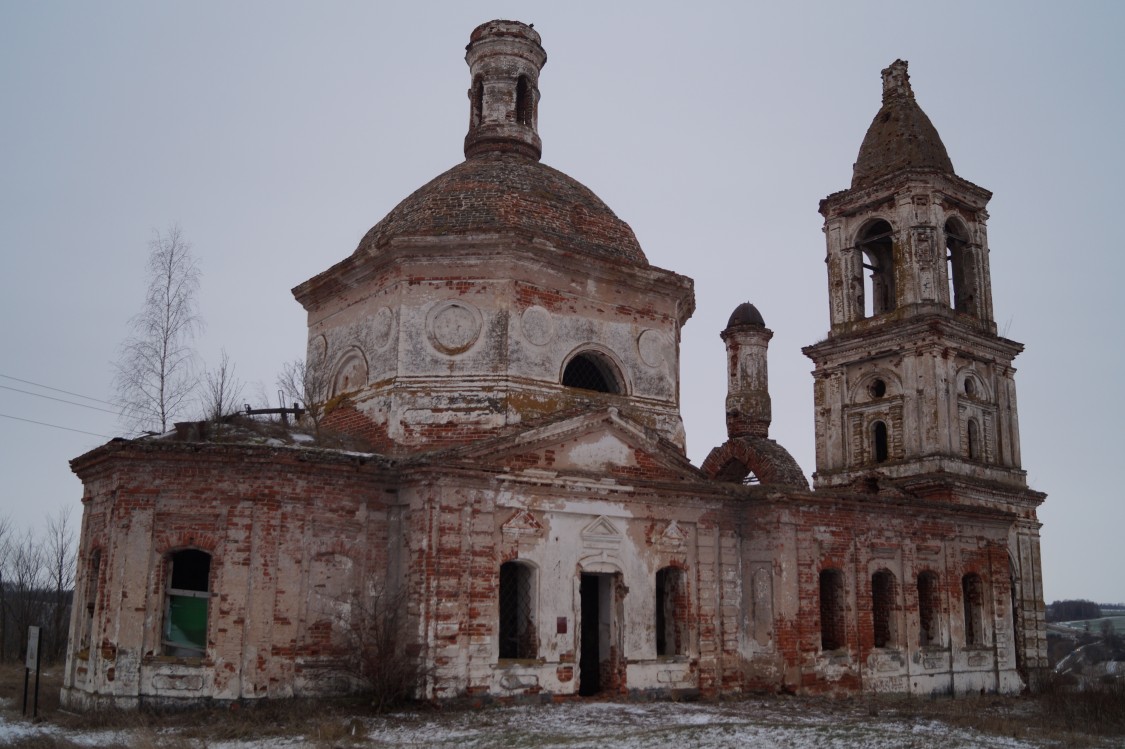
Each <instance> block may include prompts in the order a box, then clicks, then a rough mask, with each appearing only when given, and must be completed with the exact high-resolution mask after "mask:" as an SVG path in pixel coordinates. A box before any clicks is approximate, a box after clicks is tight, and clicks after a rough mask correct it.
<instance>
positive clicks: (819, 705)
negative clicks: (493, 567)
mask: <svg viewBox="0 0 1125 749" xmlns="http://www.w3.org/2000/svg"><path fill="white" fill-rule="evenodd" d="M60 674H61V668H48V669H47V670H46V671H45V675H44V677H43V679H42V683H41V687H40V689H41V691H40V703H39V704H40V717H39V721H40V723H41V724H42V725H44V726H53V727H55V728H57V729H58V730H57V731H55V732H51V733H47V734H39V735H34V736H24V737H20V738H18V739H15V740H11V741H9V742H8V743H5V742H4V741H2V740H0V747H7V746H12V747H15V746H20V747H28V748H29V749H75V748H76V747H78V746H80V745H79V744H78V743H76V742H74V741H71V740H70V739H68V738H67V735H75V734H77V733H80V732H90V731H104V732H106V734H105V736H106V738H105V739H104V742H105V743H104V746H105V747H106V749H155V748H156V747H166V748H169V749H206V747H207V746H209V745H211V744H213V743H218V742H224V741H238V740H252V739H257V740H261V739H263V738H269V737H282V736H287V737H303V738H304V739H305V741H307V742H308V744H309V745H312V746H315V747H323V748H324V749H329V748H330V747H332V748H336V747H349V746H359V745H363V744H365V739H366V736H367V731H368V729H369V727H370V726H371V725H372V723H371V721H372V718H373V711H372V708H371V706H370V703H369V702H367V701H361V700H358V699H350V700H317V701H309V700H285V701H268V702H263V703H262V704H255V705H253V706H249V707H247V706H242V705H238V704H234V705H228V706H222V707H219V706H215V707H207V708H202V709H198V710H191V711H179V712H167V711H155V710H147V709H143V710H137V711H114V710H108V711H101V712H97V713H86V714H82V715H76V714H73V713H68V712H63V711H61V710H59V709H58V691H59V687H60V685H61V678H60ZM22 693H23V669H22V667H19V666H16V665H5V666H0V698H3V700H4V702H3V708H2V710H0V720H3V721H5V722H12V723H14V722H17V721H20V720H22V718H21V717H20V704H21V700H22ZM754 700H756V701H761V702H762V703H763V707H764V706H765V705H768V704H770V703H771V702H778V703H779V704H781V702H782V701H788V700H797V701H799V702H801V703H803V705H804V707H802V708H801V709H802V710H805V711H808V712H816V713H820V714H822V715H824V716H834V715H836V716H842V715H845V714H849V713H857V712H858V713H859V714H860V715H863V716H868V717H869V718H870V719H871V722H873V723H876V722H884V721H900V722H901V721H905V722H919V721H937V722H940V723H944V724H947V725H949V726H951V727H956V728H961V729H972V730H976V731H980V732H981V733H984V734H987V735H991V736H1002V737H1008V738H1014V739H1018V740H1023V741H1026V742H1028V743H1029V744H1032V745H1036V746H1059V747H1064V746H1065V747H1104V746H1111V745H1114V743H1115V742H1117V741H1119V739H1120V737H1122V736H1125V687H1123V686H1122V685H1120V684H1117V685H1105V686H1104V688H1100V689H1097V690H1086V691H1082V692H1079V691H1076V690H1074V689H1072V688H1070V687H1068V686H1067V685H1064V684H1062V683H1060V682H1058V681H1054V682H1048V684H1047V685H1046V687H1045V688H1044V690H1043V691H1042V692H1041V693H1039V694H1036V695H1032V696H1024V697H998V696H988V695H986V696H979V697H978V696H972V697H961V698H957V699H951V698H944V697H943V698H933V699H929V698H918V697H904V696H868V695H865V696H856V697H850V698H844V699H831V698H771V697H764V698H763V697H756V698H754ZM478 712H479V711H478ZM414 714H415V715H416V717H417V718H418V719H420V720H430V719H433V718H437V719H439V720H442V719H445V718H448V719H450V720H452V721H459V720H461V718H464V717H466V716H465V715H464V714H463V712H462V711H459V710H455V709H446V710H443V711H441V713H434V712H432V711H429V712H428V711H426V710H424V709H416V710H415V711H414ZM459 714H460V715H461V718H458V717H457V716H458V715H459ZM470 715H471V714H470ZM403 717H404V716H403ZM480 717H482V718H483V717H484V716H480ZM400 720H401V718H400ZM1107 742H1108V743H1107Z"/></svg>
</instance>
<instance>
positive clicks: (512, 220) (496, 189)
mask: <svg viewBox="0 0 1125 749" xmlns="http://www.w3.org/2000/svg"><path fill="white" fill-rule="evenodd" d="M479 234H507V235H516V236H522V237H526V238H527V239H529V240H530V239H544V240H546V241H548V242H550V243H551V244H552V245H554V246H555V247H556V248H558V249H559V250H561V251H563V252H573V253H578V254H584V255H593V256H595V257H601V258H605V259H608V260H618V261H624V262H628V263H632V264H634V265H647V264H648V260H647V259H646V258H645V255H644V252H642V251H641V247H640V244H638V242H637V238H636V236H635V235H634V234H633V230H632V229H631V228H629V225H628V224H627V223H625V222H624V221H622V220H621V219H619V218H618V217H617V216H616V215H615V214H614V213H613V211H611V210H610V209H609V207H608V206H607V205H606V204H605V203H603V202H602V201H601V200H600V199H599V198H598V196H597V195H595V194H594V193H593V192H591V191H590V190H589V189H588V188H587V187H585V186H584V185H582V184H580V183H579V182H577V181H576V180H574V179H571V178H570V177H568V176H567V175H565V174H563V173H562V172H560V171H558V170H557V169H552V168H551V167H549V166H546V165H545V164H542V163H540V162H538V161H535V160H533V159H530V158H527V157H526V156H524V155H521V154H519V153H512V152H504V151H491V152H486V153H480V154H477V155H474V156H473V157H471V158H469V159H466V160H465V161H464V162H462V163H460V164H458V165H457V166H455V167H453V168H452V169H450V170H449V171H447V172H445V173H444V174H441V175H439V176H437V177H435V178H434V179H432V180H431V181H430V182H429V183H427V184H426V185H423V186H422V187H421V188H419V189H418V190H416V191H414V193H413V194H412V195H410V196H409V197H407V198H406V199H405V200H403V201H402V202H401V203H399V204H398V205H397V206H395V208H394V210H392V211H391V212H390V213H388V214H387V215H386V217H385V218H384V219H383V220H382V221H380V222H379V223H377V224H376V225H375V226H374V227H372V228H371V230H370V231H369V232H367V234H366V235H365V236H364V237H363V239H362V240H361V241H360V243H359V247H358V248H356V252H357V253H362V252H367V253H375V252H378V251H379V248H381V247H382V246H384V245H385V244H387V243H388V242H390V241H391V240H392V239H396V238H398V237H437V236H450V235H452V236H468V235H479Z"/></svg>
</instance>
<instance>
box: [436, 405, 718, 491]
mask: <svg viewBox="0 0 1125 749" xmlns="http://www.w3.org/2000/svg"><path fill="white" fill-rule="evenodd" d="M457 452H458V453H459V454H460V455H461V456H462V457H463V458H465V459H466V460H470V461H472V462H473V463H475V464H476V465H481V466H485V465H487V466H491V467H495V468H499V469H501V470H504V471H507V472H530V473H535V472H552V473H556V474H566V473H578V474H594V475H598V476H603V477H613V478H621V479H649V480H665V481H684V480H691V481H700V480H705V479H704V477H703V475H702V474H700V473H699V471H698V470H697V469H696V468H695V467H694V466H692V465H691V463H690V462H689V461H688V460H687V458H686V457H685V456H684V455H683V454H682V453H681V452H680V451H679V450H678V449H677V448H676V447H675V446H674V445H672V444H671V443H669V442H668V441H667V440H664V439H661V438H660V437H659V436H656V435H654V434H653V433H652V432H651V430H647V429H645V427H643V426H641V425H640V424H637V423H636V422H633V421H632V420H630V419H628V417H625V416H622V415H621V414H620V413H619V412H618V411H617V409H615V408H609V409H605V410H599V411H595V412H592V413H588V414H582V415H580V416H572V417H569V418H563V419H560V420H558V421H555V422H551V423H548V424H545V425H542V426H538V427H535V428H532V429H528V430H526V431H524V432H520V433H517V434H515V435H509V436H506V437H503V438H498V439H495V440H487V441H484V442H480V443H476V444H475V445H473V446H471V447H470V448H467V449H461V450H458V451H457Z"/></svg>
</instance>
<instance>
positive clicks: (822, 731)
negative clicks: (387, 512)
mask: <svg viewBox="0 0 1125 749" xmlns="http://www.w3.org/2000/svg"><path fill="white" fill-rule="evenodd" d="M12 707H15V706H12ZM339 720H340V721H341V724H342V725H343V724H346V723H348V722H357V721H358V723H359V724H360V725H362V726H363V727H364V728H365V731H366V737H365V738H364V739H362V740H355V741H351V740H349V741H347V742H345V744H342V745H346V746H356V747H362V746H367V747H379V748H380V749H382V748H384V747H406V748H409V749H414V748H418V749H421V748H422V747H425V748H426V749H431V748H432V749H446V748H452V747H470V748H471V749H500V748H501V747H504V748H505V749H506V748H507V747H520V746H535V747H540V748H541V749H547V748H549V747H558V748H559V749H563V748H565V749H654V748H655V749H661V748H663V747H667V748H669V749H688V748H689V747H690V748H691V749H727V748H728V747H740V746H753V747H759V748H760V749H812V748H814V747H815V748H816V749H903V748H905V749H930V747H935V746H941V747H942V749H1043V748H1044V747H1054V746H1057V745H1058V744H1057V743H1055V742H1032V741H1028V740H1019V739H1014V738H1007V737H1002V736H992V735H987V734H982V733H979V732H976V731H972V730H969V729H964V728H957V727H954V726H951V725H949V724H946V723H943V722H941V721H939V720H933V719H930V718H902V717H899V718H895V717H889V716H888V717H881V716H879V715H873V714H871V713H869V712H868V711H866V710H865V709H864V708H863V707H862V706H857V705H850V706H849V705H844V706H840V705H832V706H830V707H828V708H826V709H819V708H818V707H814V706H813V705H811V704H810V703H809V702H807V701H802V700H799V699H793V700H786V699H777V700H772V699H771V700H762V701H758V700H744V701H737V702H722V703H676V702H655V703H643V704H638V703H624V704H622V703H613V702H574V703H565V704H558V705H535V706H506V707H486V708H482V709H478V710H452V711H423V710H419V711H411V712H400V713H394V714H390V715H385V716H380V717H366V718H358V719H353V718H348V717H343V716H341V717H340V718H339ZM153 734H154V730H153V728H151V727H150V728H148V729H141V730H129V731H118V732H112V731H85V732H73V733H67V732H64V731H63V730H62V729H60V728H58V727H57V726H53V725H50V724H43V723H41V724H32V723H31V722H29V721H26V720H24V719H20V718H12V717H11V713H9V714H8V716H0V746H20V745H21V743H23V742H25V741H27V740H28V739H31V738H33V737H36V736H44V735H54V736H58V737H63V736H65V738H67V739H69V740H70V741H72V742H74V743H77V744H80V745H83V746H92V747H94V746H105V745H107V744H113V743H118V744H122V745H126V746H128V745H129V744H130V743H132V742H133V741H134V740H140V739H142V738H143V737H144V736H147V737H149V738H150V739H151V738H152V737H153ZM164 736H167V737H169V738H171V737H174V736H175V731H174V729H159V732H158V733H156V738H158V739H159V737H164ZM142 743H143V742H142ZM150 743H151V742H150ZM203 743H205V745H206V746H208V747H210V748H211V749H267V748H269V749H272V748H274V747H280V748H281V749H304V748H305V747H317V746H324V744H323V743H318V742H316V741H314V740H310V739H306V738H304V737H302V736H292V737H276V736H271V737H263V738H261V739H257V740H253V741H221V742H215V741H210V742H202V743H201V745H203ZM157 745H159V742H157ZM1092 746H1093V745H1092ZM1105 746H1112V744H1105Z"/></svg>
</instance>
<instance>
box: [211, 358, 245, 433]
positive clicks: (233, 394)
mask: <svg viewBox="0 0 1125 749" xmlns="http://www.w3.org/2000/svg"><path fill="white" fill-rule="evenodd" d="M242 390H243V385H242V381H241V380H239V379H238V377H237V376H236V375H235V367H234V365H233V364H231V363H230V357H229V356H227V352H226V349H223V353H222V358H221V359H220V360H219V366H217V367H215V368H214V369H210V370H208V371H207V372H206V373H204V376H203V394H202V402H203V416H204V418H206V419H209V420H211V421H213V422H215V424H216V425H217V424H219V423H221V422H222V419H223V417H224V416H227V415H229V414H232V413H234V412H235V411H237V410H238V409H239V408H240V407H241V404H240V403H239V401H240V400H242Z"/></svg>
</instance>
